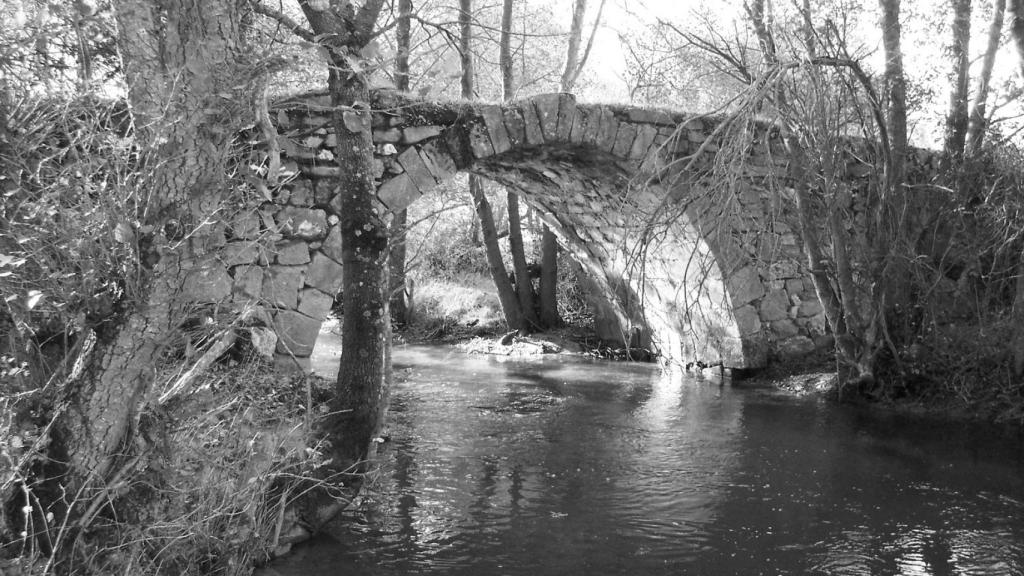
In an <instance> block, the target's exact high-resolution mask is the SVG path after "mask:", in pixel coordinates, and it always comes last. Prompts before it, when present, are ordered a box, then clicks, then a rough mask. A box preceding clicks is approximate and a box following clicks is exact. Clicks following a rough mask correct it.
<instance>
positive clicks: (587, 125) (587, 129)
mask: <svg viewBox="0 0 1024 576" xmlns="http://www.w3.org/2000/svg"><path fill="white" fill-rule="evenodd" d="M579 110H583V109H582V108H579ZM604 110H605V108H604V107H603V106H602V107H599V108H589V109H586V114H585V115H584V117H583V118H581V119H580V120H581V121H582V124H583V130H582V131H583V133H582V134H581V135H580V142H582V143H583V144H591V145H595V144H596V143H597V140H598V136H599V135H600V133H601V114H602V113H603V112H604Z"/></svg>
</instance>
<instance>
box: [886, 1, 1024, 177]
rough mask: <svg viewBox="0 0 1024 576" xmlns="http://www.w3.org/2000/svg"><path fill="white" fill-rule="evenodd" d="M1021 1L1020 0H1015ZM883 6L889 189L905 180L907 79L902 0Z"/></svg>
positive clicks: (887, 175)
mask: <svg viewBox="0 0 1024 576" xmlns="http://www.w3.org/2000/svg"><path fill="white" fill-rule="evenodd" d="M1015 1H1018V0H1015ZM879 6H880V7H881V9H882V19H881V24H882V46H883V48H884V50H885V84H886V95H887V100H888V109H887V114H886V124H887V128H888V131H889V148H890V155H891V166H890V167H889V169H888V170H887V172H888V173H887V174H886V188H887V189H888V190H887V192H888V193H896V192H897V190H896V188H897V187H898V186H902V184H903V182H904V181H905V180H906V177H905V171H906V158H907V82H906V78H905V76H904V74H903V49H902V46H901V36H902V32H901V27H900V0H879Z"/></svg>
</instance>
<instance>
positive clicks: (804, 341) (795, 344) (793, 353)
mask: <svg viewBox="0 0 1024 576" xmlns="http://www.w3.org/2000/svg"><path fill="white" fill-rule="evenodd" d="M814 349H815V346H814V341H813V340H811V339H810V338H808V337H807V336H793V337H792V338H786V339H785V340H783V341H782V342H779V343H778V344H777V345H776V346H775V351H776V353H778V355H779V356H782V357H783V358H787V357H788V358H793V357H797V356H804V355H806V354H810V353H811V352H814Z"/></svg>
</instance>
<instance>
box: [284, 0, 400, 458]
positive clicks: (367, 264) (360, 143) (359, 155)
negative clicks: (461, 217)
mask: <svg viewBox="0 0 1024 576" xmlns="http://www.w3.org/2000/svg"><path fill="white" fill-rule="evenodd" d="M300 6H301V8H302V11H303V14H305V16H306V20H307V21H308V22H309V24H310V27H311V28H312V30H313V33H314V34H316V35H317V37H319V38H321V39H322V44H323V45H324V46H325V47H326V48H327V49H328V51H329V53H330V57H331V62H332V64H333V66H331V68H330V70H329V72H328V77H327V87H328V90H329V92H330V95H331V105H332V108H333V109H334V112H333V118H332V123H333V125H334V130H335V133H336V134H337V146H335V157H336V160H337V164H338V167H339V168H340V170H339V177H338V182H337V186H336V189H337V190H339V191H340V193H339V195H338V197H337V200H338V202H337V204H338V206H337V214H336V215H337V216H338V217H339V218H340V223H339V225H340V228H341V247H342V255H341V256H342V277H343V286H342V290H343V293H344V302H343V305H342V307H343V311H344V315H345V317H344V319H343V320H342V334H341V363H340V366H339V367H338V380H337V387H336V397H335V399H334V408H335V410H334V416H333V418H332V420H331V422H330V423H329V424H328V432H329V434H330V438H331V444H332V449H333V451H334V457H335V461H334V463H333V465H332V467H333V468H334V469H335V470H343V469H346V468H348V467H349V466H352V465H355V469H356V470H361V469H362V468H363V467H364V465H365V464H364V463H365V457H366V455H367V453H368V451H369V447H370V441H371V440H372V439H373V438H374V437H375V436H376V435H377V434H378V431H379V429H380V427H381V425H382V424H383V421H384V412H385V410H386V408H387V393H388V384H389V378H390V372H391V365H390V359H391V354H390V348H391V322H390V316H389V314H388V288H389V284H388V266H387V259H388V232H389V230H388V226H387V223H386V222H385V219H384V218H385V213H384V212H383V211H378V209H377V187H376V185H375V184H374V177H373V150H374V149H373V139H372V137H371V134H370V127H371V118H370V109H369V105H368V102H369V101H370V94H369V89H368V88H367V85H366V78H365V77H364V76H363V75H362V74H361V73H358V72H356V71H355V70H353V68H352V65H351V64H350V61H351V59H352V58H355V57H357V56H355V55H357V54H358V53H359V51H360V50H361V49H362V48H363V47H365V46H366V45H367V44H368V43H369V42H370V40H371V39H372V38H373V29H374V26H375V24H376V22H377V17H378V16H379V14H380V11H381V8H382V6H383V0H367V1H366V2H364V3H363V5H362V7H361V8H359V9H358V10H356V9H355V8H354V7H353V5H352V4H351V3H350V2H348V1H346V0H330V3H329V4H328V5H326V6H325V5H323V4H321V3H315V4H314V3H312V2H302V3H300ZM333 204H334V203H332V205H333Z"/></svg>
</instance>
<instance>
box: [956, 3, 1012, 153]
mask: <svg viewBox="0 0 1024 576" xmlns="http://www.w3.org/2000/svg"><path fill="white" fill-rule="evenodd" d="M1005 13H1006V0H996V1H995V3H994V4H993V5H992V24H990V25H989V28H988V42H987V44H986V45H985V55H984V56H983V57H982V61H981V71H980V72H978V86H977V89H976V90H975V92H974V101H973V102H972V104H971V112H970V116H969V118H968V121H967V137H966V143H965V147H964V155H965V156H966V157H968V158H970V157H973V156H974V155H976V154H977V153H978V151H979V150H981V145H982V143H983V142H984V141H985V130H986V129H987V128H988V114H987V110H986V108H987V103H988V97H989V88H990V86H989V85H990V83H991V81H992V69H993V68H994V67H995V64H996V53H997V52H999V41H1000V39H1001V38H1002V36H1003V18H1004V15H1005Z"/></svg>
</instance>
